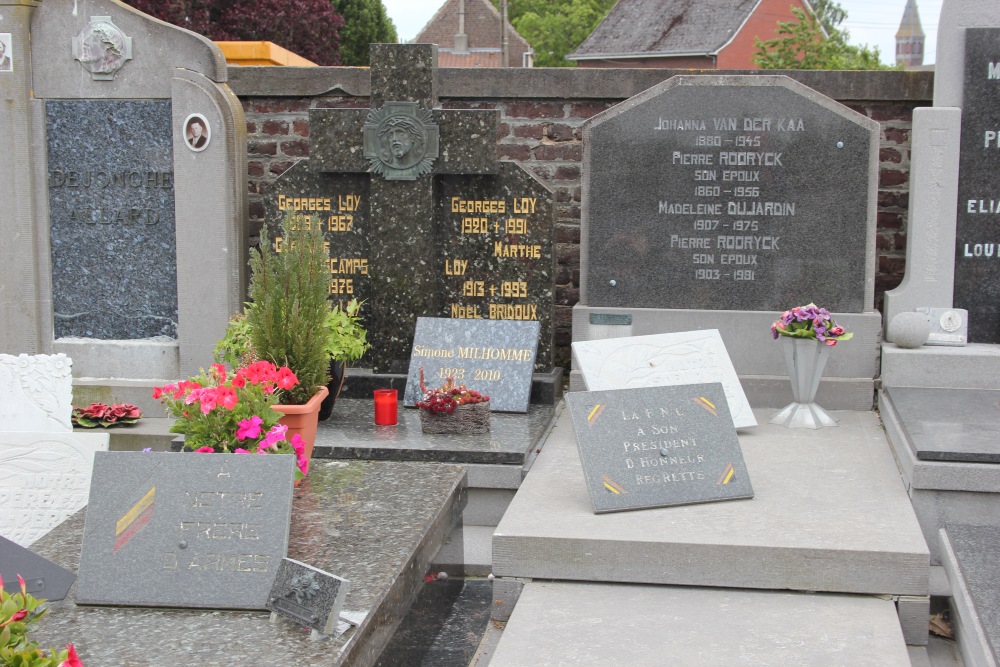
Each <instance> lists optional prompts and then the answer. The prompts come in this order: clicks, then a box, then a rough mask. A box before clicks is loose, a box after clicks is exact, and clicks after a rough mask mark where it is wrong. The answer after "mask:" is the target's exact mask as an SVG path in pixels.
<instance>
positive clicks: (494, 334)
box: [403, 317, 539, 412]
mask: <svg viewBox="0 0 1000 667" xmlns="http://www.w3.org/2000/svg"><path fill="white" fill-rule="evenodd" d="M538 332H539V324H538V322H513V321H503V320H501V321H496V322H491V321H486V320H464V321H463V320H455V319H446V318H440V317H421V318H419V319H418V320H417V330H416V333H414V336H413V351H412V353H411V354H410V371H409V374H408V375H407V378H406V392H405V393H404V395H403V404H404V405H407V406H412V405H413V404H414V403H416V402H417V401H419V400H420V399H421V397H422V396H423V392H422V391H421V390H420V371H421V369H423V373H424V378H425V385H426V386H427V388H428V389H434V388H437V387H440V386H441V385H443V384H444V383H445V382H446V381H447V380H448V378H453V379H454V381H455V383H456V384H464V385H465V386H467V387H468V388H469V389H474V390H476V391H478V392H480V393H482V394H486V395H487V396H489V397H490V410H491V411H493V412H527V411H528V399H529V398H531V375H532V368H533V367H534V365H535V354H536V351H537V349H538Z"/></svg>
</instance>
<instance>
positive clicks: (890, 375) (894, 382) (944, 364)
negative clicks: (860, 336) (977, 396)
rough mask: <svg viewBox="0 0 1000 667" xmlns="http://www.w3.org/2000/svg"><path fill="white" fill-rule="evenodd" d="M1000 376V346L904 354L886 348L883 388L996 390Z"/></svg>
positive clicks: (923, 349) (931, 347)
mask: <svg viewBox="0 0 1000 667" xmlns="http://www.w3.org/2000/svg"><path fill="white" fill-rule="evenodd" d="M998 375H1000V345H984V344H981V343H970V344H969V345H966V346H965V347H942V346H937V345H924V346H923V347H918V348H917V349H915V350H904V349H903V348H901V347H896V346H895V344H893V343H883V344H882V386H883V387H941V388H956V389H996V388H997V376H998Z"/></svg>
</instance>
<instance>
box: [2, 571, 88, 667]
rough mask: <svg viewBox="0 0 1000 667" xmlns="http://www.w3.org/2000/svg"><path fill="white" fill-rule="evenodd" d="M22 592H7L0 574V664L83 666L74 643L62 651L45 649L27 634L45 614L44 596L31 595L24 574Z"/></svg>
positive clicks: (59, 666)
mask: <svg viewBox="0 0 1000 667" xmlns="http://www.w3.org/2000/svg"><path fill="white" fill-rule="evenodd" d="M17 580H18V582H19V583H20V584H21V592H20V593H13V594H12V593H8V592H7V591H5V590H4V588H3V577H0V664H2V665H11V666H13V667H83V663H82V662H80V658H79V657H77V655H76V648H75V647H74V646H73V644H67V645H66V649H65V650H63V651H56V650H55V649H53V648H50V649H49V650H48V651H43V650H42V649H40V648H39V647H38V642H35V641H32V640H31V639H29V638H28V630H29V629H30V627H31V626H32V625H33V624H34V623H36V622H38V620H39V619H41V618H42V616H44V615H45V612H46V611H47V608H46V607H45V605H44V604H43V603H44V602H45V600H40V599H37V598H35V597H33V596H31V595H28V591H27V586H26V585H25V582H24V578H23V577H22V576H21V575H17Z"/></svg>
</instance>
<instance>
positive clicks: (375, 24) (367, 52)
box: [333, 0, 399, 65]
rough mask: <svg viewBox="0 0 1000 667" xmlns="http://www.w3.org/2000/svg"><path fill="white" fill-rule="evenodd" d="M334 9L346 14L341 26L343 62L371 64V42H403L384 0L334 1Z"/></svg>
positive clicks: (341, 57)
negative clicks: (400, 40) (386, 9)
mask: <svg viewBox="0 0 1000 667" xmlns="http://www.w3.org/2000/svg"><path fill="white" fill-rule="evenodd" d="M333 8H334V10H335V11H336V12H337V13H338V14H340V15H341V16H343V17H344V27H343V28H341V29H340V62H341V64H343V65H368V64H369V58H370V57H371V49H370V48H369V45H371V44H373V43H376V44H386V43H395V42H398V41H399V37H398V36H397V34H396V26H395V25H393V23H392V19H390V18H389V15H388V14H387V13H386V11H385V5H383V4H382V0H333Z"/></svg>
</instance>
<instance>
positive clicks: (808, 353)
mask: <svg viewBox="0 0 1000 667" xmlns="http://www.w3.org/2000/svg"><path fill="white" fill-rule="evenodd" d="M781 344H782V346H783V349H784V352H785V363H786V364H787V365H788V379H789V380H790V381H791V383H792V397H793V398H794V399H795V400H794V401H792V402H791V403H789V404H788V405H787V406H785V407H784V408H782V409H781V410H780V411H779V412H778V413H777V414H776V415H774V417H772V418H771V423H772V424H778V425H780V426H787V427H788V428H823V427H824V426H836V425H837V420H836V419H834V418H833V417H832V416H831V415H830V413H829V412H827V411H826V410H824V409H823V408H821V407H820V406H819V405H817V404H816V402H815V401H816V390H817V389H819V381H820V379H821V378H822V377H823V368H824V367H825V366H826V360H827V358H828V357H829V356H830V348H831V347H833V346H832V345H825V344H824V343H821V342H820V341H818V340H811V339H808V338H792V337H791V336H782V337H781Z"/></svg>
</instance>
